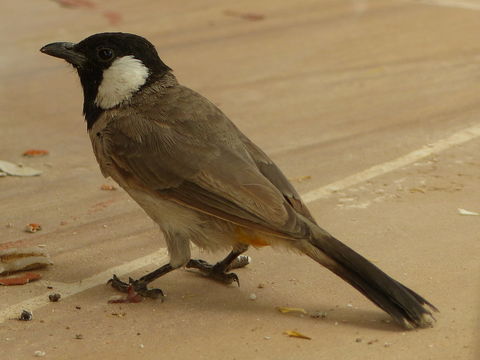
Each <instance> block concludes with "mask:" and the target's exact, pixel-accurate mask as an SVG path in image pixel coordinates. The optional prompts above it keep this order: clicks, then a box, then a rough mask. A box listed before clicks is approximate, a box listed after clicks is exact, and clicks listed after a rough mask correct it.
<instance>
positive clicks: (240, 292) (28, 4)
mask: <svg viewBox="0 0 480 360" xmlns="http://www.w3.org/2000/svg"><path fill="white" fill-rule="evenodd" d="M77 4H80V5H81V4H84V5H83V6H75V7H71V8H67V7H65V6H61V5H60V4H59V3H58V2H55V1H48V0H25V1H22V2H20V1H13V0H3V1H2V4H1V5H0V14H1V15H0V17H1V21H0V29H1V34H2V35H1V37H0V45H1V48H2V52H1V55H0V77H1V80H0V129H1V130H0V158H1V159H2V160H8V161H13V162H22V163H24V164H27V165H31V166H33V167H36V168H39V169H42V170H43V171H44V173H43V174H42V175H41V176H39V177H35V178H14V177H8V178H0V183H1V184H0V188H1V192H0V200H1V201H0V223H1V224H0V225H1V226H0V242H2V243H3V242H8V241H20V242H21V243H22V244H25V245H29V244H45V245H46V248H47V249H48V250H49V252H50V253H51V255H52V258H53V260H54V262H55V265H54V266H52V267H50V268H48V269H46V270H42V271H40V272H41V273H42V275H43V280H41V281H38V282H35V283H31V284H28V285H25V286H19V287H8V288H7V287H3V288H0V296H1V299H2V301H1V304H0V321H1V322H2V323H1V325H0V353H1V354H2V355H1V356H0V357H1V358H2V359H8V360H10V359H12V360H13V359H15V360H17V359H28V358H32V357H33V356H34V352H35V351H37V350H40V351H45V353H46V355H45V358H49V359H124V358H125V359H126V358H133V359H139V358H142V359H158V358H167V359H187V358H196V359H367V358H368V359H462V360H463V359H474V358H478V357H475V355H476V356H479V348H478V331H479V330H480V329H479V326H478V323H479V310H478V309H479V304H480V293H479V292H480V291H479V290H480V288H479V285H480V235H479V230H480V217H478V216H461V215H459V214H458V213H457V208H465V209H468V210H472V211H480V191H479V189H478V183H479V180H480V161H479V158H478V151H479V145H480V137H479V133H480V131H479V130H480V101H479V89H480V45H479V41H478V34H479V33H480V22H479V21H478V16H479V12H478V6H476V5H475V4H476V3H475V2H473V1H462V2H460V1H458V2H455V1H429V2H427V1H423V2H422V1H401V0H396V1H395V0H394V1H389V2H386V1H383V0H377V1H360V0H359V1H333V0H330V1H307V0H301V1H295V2H284V3H282V4H279V3H278V2H276V1H273V0H266V1H262V2H256V1H244V2H242V3H241V4H240V3H238V2H234V1H230V2H226V1H202V2H197V1H181V2H173V1H147V0H144V1H135V2H133V1H127V0H121V1H103V2H100V1H94V0H92V2H91V3H89V2H85V1H84V2H77ZM85 4H86V5H88V4H93V6H90V5H88V6H85ZM443 5H448V6H443ZM457 5H458V6H460V5H461V6H462V7H458V6H457ZM476 8H477V10H476ZM245 14H247V15H245ZM259 15H261V16H259ZM262 16H263V18H262ZM110 30H115V31H118V30H121V31H127V32H133V33H138V34H141V35H144V36H145V37H147V38H148V39H150V40H151V41H152V42H153V43H154V44H156V45H157V48H158V50H159V53H160V55H161V56H162V58H163V59H164V61H165V62H166V63H167V64H168V65H170V66H171V67H173V68H174V69H175V74H176V75H177V76H178V77H179V79H180V81H181V82H183V83H184V84H186V85H188V86H190V87H192V88H194V89H196V90H198V91H200V92H201V93H202V94H204V95H206V96H207V97H209V98H210V99H211V100H213V101H214V102H215V103H217V104H218V105H219V106H221V108H222V109H223V110H224V111H225V112H226V113H227V114H228V115H229V116H230V117H231V118H232V119H233V120H234V121H235V122H236V123H237V124H238V126H239V127H240V128H241V129H242V130H243V131H244V132H245V133H246V134H248V135H249V136H250V137H251V138H252V139H253V140H254V141H255V142H256V143H258V144H259V145H260V146H261V147H262V148H263V149H264V150H266V152H267V153H269V154H270V155H271V156H272V157H273V159H274V160H275V161H277V162H278V164H279V165H280V167H281V168H282V169H283V170H284V172H285V173H286V174H287V175H288V177H289V178H291V179H292V181H293V182H294V184H295V185H296V186H297V188H298V190H299V191H300V192H301V193H302V194H307V193H308V194H312V191H315V190H318V189H320V192H317V195H318V194H320V195H318V196H313V197H309V199H310V208H311V210H312V213H313V214H314V215H315V217H316V218H317V219H318V221H319V223H321V224H322V225H323V226H324V227H325V228H326V229H328V230H329V231H330V232H332V233H333V234H335V235H336V236H337V237H338V238H340V239H343V241H345V242H346V243H348V244H349V245H350V246H352V247H353V248H354V249H357V250H358V251H359V252H361V253H362V254H364V255H365V256H367V257H368V258H370V259H372V260H373V261H374V262H375V263H376V264H377V265H379V266H380V267H381V268H383V269H384V270H385V271H387V272H388V273H390V274H391V275H392V276H394V277H395V278H397V279H398V280H400V281H402V282H404V283H405V284H407V285H408V286H410V287H412V288H413V289H415V290H416V291H418V292H419V293H421V294H422V295H423V296H425V297H426V298H427V299H429V300H430V301H432V302H433V303H434V304H435V305H436V306H438V307H439V309H440V310H441V313H440V314H438V316H437V318H438V323H437V324H436V327H435V328H433V329H427V330H422V331H413V332H403V331H402V329H399V328H398V327H397V326H395V325H394V324H392V323H389V320H388V317H387V316H386V315H385V314H383V313H382V312H381V311H380V310H379V309H377V308H376V307H375V306H373V305H372V304H370V303H369V302H368V301H367V300H366V299H364V298H363V297H362V296H361V295H360V294H358V293H357V292H356V291H355V290H353V289H352V288H351V287H349V286H348V285H346V284H344V283H343V282H342V281H340V280H339V279H337V278H336V277H335V276H333V275H331V274H330V273H329V272H328V271H326V270H324V269H322V268H320V267H319V266H318V265H317V264H315V263H313V262H312V261H310V260H309V259H307V258H304V257H300V256H297V255H293V254H288V253H281V252H275V251H272V250H270V249H262V250H261V251H255V250H251V251H250V252H249V254H250V255H251V256H252V257H253V263H252V265H251V266H249V267H248V268H246V269H242V270H239V271H238V275H239V276H240V279H241V284H242V286H241V287H240V288H236V287H224V286H221V285H219V284H217V283H214V282H212V281H209V280H207V279H203V278H201V277H199V276H197V275H196V274H192V273H190V272H187V271H184V270H179V271H176V272H174V273H172V274H169V275H168V276H166V277H165V278H163V279H161V280H158V281H157V282H156V283H155V284H156V285H158V286H160V287H162V288H163V289H164V290H165V292H166V293H167V294H168V298H167V300H166V301H165V302H164V303H163V304H162V303H159V302H156V301H145V302H143V303H140V304H128V305H118V304H116V305H110V304H107V300H108V298H109V297H110V296H111V295H113V294H114V291H113V290H111V289H110V288H108V287H106V286H105V285H103V283H104V281H106V280H107V279H108V277H109V274H110V273H112V272H113V271H115V272H118V273H120V274H122V275H124V276H125V275H126V274H124V273H125V272H130V273H129V274H128V275H132V276H134V277H135V276H140V275H141V274H144V273H146V272H148V271H150V270H152V269H153V268H155V267H156V266H157V265H159V263H161V262H163V261H165V260H166V258H165V251H164V249H163V248H162V247H163V242H162V240H161V236H160V235H159V234H158V230H156V228H155V226H154V225H153V223H152V222H151V221H150V220H149V219H148V218H147V217H146V216H145V215H144V213H143V212H142V210H141V209H139V208H138V206H137V205H135V203H133V201H131V200H129V199H128V197H127V196H126V195H125V193H124V192H123V191H121V190H118V191H102V190H100V186H101V185H102V184H104V183H108V181H107V180H104V179H103V178H102V177H101V175H100V172H99V170H98V168H97V164H96V162H95V160H94V158H93V155H92V152H91V149H90V144H89V140H88V138H87V136H86V132H85V125H84V123H83V120H82V116H81V102H82V95H81V89H80V85H79V83H78V80H77V78H76V74H75V73H74V72H73V71H72V70H71V69H70V68H69V67H68V66H67V65H65V64H62V63H61V62H60V61H56V60H55V59H52V58H49V57H47V56H44V55H42V54H40V53H39V52H38V49H39V48H40V47H41V46H42V45H44V44H46V43H48V42H53V41H79V40H81V39H83V38H84V37H86V36H88V35H90V34H92V33H96V32H101V31H110ZM466 129H467V130H466ZM452 134H459V135H458V136H459V137H454V140H455V139H457V140H458V141H452V138H451V136H452ZM445 139H447V140H445ZM459 139H460V140H459ZM428 144H430V145H431V146H430V147H429V146H427V145H428ZM439 144H440V145H441V144H443V145H444V146H443V145H442V146H439ZM29 148H38V149H46V150H49V151H50V155H49V156H48V157H44V158H33V159H25V158H22V157H21V154H22V152H23V151H24V150H26V149H29ZM418 149H420V151H418V152H416V151H417V150H418ZM428 149H433V150H432V151H430V152H429V150H428ZM412 153H413V154H414V155H415V154H416V156H413V157H412V158H409V157H408V156H407V154H412ZM423 155H428V156H425V157H423ZM398 161H399V162H398ZM395 164H397V165H395ZM398 164H402V166H400V167H399V166H398ZM378 165H380V166H378ZM372 166H377V167H376V168H374V169H377V170H376V172H373V173H372V174H374V175H378V176H374V177H372V176H364V175H365V170H367V169H370V168H371V167H372ZM362 174H363V175H362ZM346 178H347V179H350V180H352V179H353V181H350V180H349V181H344V182H342V181H343V179H346ZM332 183H335V184H337V185H338V186H337V191H336V192H333V193H332V192H331V191H330V190H331V188H330V187H328V185H329V184H332ZM326 186H327V187H326ZM322 189H323V190H322ZM32 222H37V223H40V224H42V226H43V230H42V231H41V232H38V233H35V234H27V233H25V232H23V228H24V225H25V224H27V223H32ZM7 223H11V224H13V227H6V226H5V225H6V224H7ZM196 252H197V253H198V250H197V251H196ZM151 254H154V255H151ZM200 255H201V256H202V257H206V258H209V259H214V258H218V257H220V256H223V254H200ZM145 257H146V258H145ZM149 262H151V263H149ZM142 265H147V266H143V267H142ZM259 284H263V287H262V288H258V285H259ZM48 285H52V286H53V289H52V290H49V289H47V286H48ZM54 291H58V292H60V293H62V294H63V295H64V298H63V299H62V300H61V301H60V302H58V303H48V299H47V295H48V294H49V293H50V292H54ZM252 293H255V294H256V297H257V298H256V300H255V301H252V300H249V297H250V295H251V294H252ZM276 306H293V307H301V308H304V309H305V310H306V311H308V312H309V314H314V313H316V312H326V313H327V316H326V318H312V317H310V316H309V315H305V316H299V315H296V314H281V313H279V312H278V311H277V310H275V307H276ZM21 308H27V309H33V313H34V320H33V321H31V322H20V321H16V320H9V319H10V318H13V317H15V316H17V315H18V311H19V309H21ZM286 330H297V331H299V332H301V333H304V334H306V335H308V336H310V337H311V338H312V339H311V340H302V339H295V338H288V337H286V336H285V335H284V334H283V332H284V331H286ZM77 334H81V335H82V337H83V338H82V339H76V336H77Z"/></svg>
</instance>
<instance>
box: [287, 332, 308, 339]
mask: <svg viewBox="0 0 480 360" xmlns="http://www.w3.org/2000/svg"><path fill="white" fill-rule="evenodd" d="M283 333H284V334H285V335H288V336H289V337H295V338H299V339H306V340H312V338H311V337H308V336H307V335H303V334H301V333H299V332H298V331H295V330H287V331H284V332H283Z"/></svg>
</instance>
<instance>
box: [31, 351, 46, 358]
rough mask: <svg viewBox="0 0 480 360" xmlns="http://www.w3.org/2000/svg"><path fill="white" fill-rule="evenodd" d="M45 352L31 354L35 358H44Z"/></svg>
mask: <svg viewBox="0 0 480 360" xmlns="http://www.w3.org/2000/svg"><path fill="white" fill-rule="evenodd" d="M45 354H46V353H45V351H41V350H37V351H35V352H34V353H33V355H35V356H36V357H44V356H45Z"/></svg>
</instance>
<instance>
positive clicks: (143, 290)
mask: <svg viewBox="0 0 480 360" xmlns="http://www.w3.org/2000/svg"><path fill="white" fill-rule="evenodd" d="M107 284H110V285H112V287H113V288H114V289H116V290H118V291H121V292H125V293H128V292H129V291H131V290H132V289H133V290H134V291H135V293H137V294H138V295H140V296H142V297H148V298H151V299H158V298H161V299H162V301H163V298H164V297H165V295H164V294H163V291H162V290H161V289H155V288H154V289H148V288H147V284H146V283H145V282H143V281H141V280H134V279H132V278H129V279H128V283H126V282H124V281H122V280H120V279H119V278H118V276H117V275H113V276H112V278H111V279H110V280H108V282H107Z"/></svg>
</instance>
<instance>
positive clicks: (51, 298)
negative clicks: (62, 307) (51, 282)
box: [48, 293, 62, 302]
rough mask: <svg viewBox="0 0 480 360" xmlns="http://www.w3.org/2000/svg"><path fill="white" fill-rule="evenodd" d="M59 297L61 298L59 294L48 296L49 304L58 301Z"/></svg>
mask: <svg viewBox="0 0 480 360" xmlns="http://www.w3.org/2000/svg"><path fill="white" fill-rule="evenodd" d="M61 297H62V295H60V294H59V293H53V294H50V295H48V299H49V300H50V301H51V302H57V301H58V300H60V298H61Z"/></svg>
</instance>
